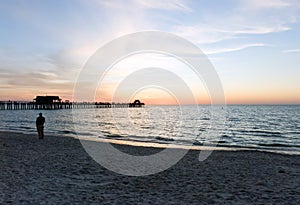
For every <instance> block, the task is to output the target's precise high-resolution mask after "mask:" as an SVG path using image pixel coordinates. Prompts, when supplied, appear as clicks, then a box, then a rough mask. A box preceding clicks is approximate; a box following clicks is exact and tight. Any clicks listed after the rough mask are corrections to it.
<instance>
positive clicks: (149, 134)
mask: <svg viewBox="0 0 300 205" xmlns="http://www.w3.org/2000/svg"><path fill="white" fill-rule="evenodd" d="M216 107H218V109H215V108H216ZM39 112H42V113H43V115H44V116H45V118H46V124H45V134H46V135H47V134H48V135H50V134H56V135H62V134H63V135H68V136H75V137H77V136H78V137H88V138H91V139H94V138H98V139H113V140H120V141H127V142H139V143H142V144H144V145H145V146H147V144H149V145H150V144H151V145H153V144H160V145H161V144H176V145H183V146H184V145H197V146H212V147H215V146H217V147H227V148H228V147H229V148H234V149H239V148H247V149H256V150H264V151H276V152H284V153H290V154H300V105H227V106H226V107H220V106H209V105H184V106H145V107H143V108H100V109H76V110H67V109H63V110H1V111H0V116H1V117H0V129H1V130H4V131H18V132H23V133H35V132H36V128H35V119H36V117H37V116H38V113H39Z"/></svg>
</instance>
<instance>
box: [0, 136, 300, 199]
mask: <svg viewBox="0 0 300 205" xmlns="http://www.w3.org/2000/svg"><path fill="white" fill-rule="evenodd" d="M117 147H119V148H120V150H123V151H125V152H127V153H136V154H137V155H139V154H144V153H155V152H157V151H159V149H157V148H143V147H133V146H126V145H117ZM198 155H199V151H189V152H188V154H187V155H186V156H185V157H184V158H183V159H182V160H180V161H179V162H178V163H177V164H176V165H175V166H173V167H171V168H170V169H168V170H166V171H163V172H160V173H158V174H154V175H150V176H143V177H131V176H124V175H120V174H117V173H114V172H112V171H109V170H107V169H105V168H104V167H102V166H101V165H99V164H98V163H96V162H95V161H94V160H93V159H92V158H91V157H90V156H89V155H88V154H87V153H86V152H85V150H84V149H83V147H82V146H81V143H80V141H79V140H78V139H74V138H70V137H63V136H47V135H46V136H45V139H44V140H38V137H37V136H36V135H34V134H20V133H13V132H0V173H1V175H0V204H300V156H299V155H298V156H296V155H283V154H275V153H267V152H260V151H214V152H213V153H212V155H210V156H209V157H208V158H207V159H206V160H205V161H202V162H199V161H198ZM137 166H138V165H137Z"/></svg>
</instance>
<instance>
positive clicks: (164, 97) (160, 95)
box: [0, 89, 300, 105]
mask: <svg viewBox="0 0 300 205" xmlns="http://www.w3.org/2000/svg"><path fill="white" fill-rule="evenodd" d="M101 94H104V93H101ZM37 95H42V96H45V95H58V96H59V97H60V98H62V100H63V101H65V100H70V101H72V92H71V91H70V90H65V91H62V90H57V92H55V91H52V92H47V93H41V92H34V91H28V90H25V89H24V90H23V89H20V90H14V91H12V90H7V92H1V96H0V101H8V100H11V101H32V100H33V99H34V98H35V97H36V96H37ZM225 98H226V104H300V95H295V93H294V92H292V91H291V92H284V91H283V90H282V91H281V92H277V93H272V92H268V93H267V94H266V92H265V91H260V92H255V91H235V92H228V91H227V92H225ZM106 99H112V98H109V96H108V95H106V97H105V98H103V95H102V97H99V98H96V99H95V100H96V101H99V102H105V101H106V102H109V100H106ZM115 99H116V100H118V98H115ZM126 99H127V100H126ZM135 99H139V100H141V101H142V102H144V103H145V104H147V105H178V104H179V103H178V101H177V100H176V98H175V97H174V96H172V95H170V94H169V93H167V92H165V91H162V90H158V89H146V90H143V91H141V92H138V93H136V94H135V95H133V96H130V97H128V98H123V100H122V98H120V101H115V102H128V101H133V100H135ZM210 103H211V101H210V98H209V96H208V95H207V94H205V93H200V94H197V95H196V102H191V101H182V102H181V104H210Z"/></svg>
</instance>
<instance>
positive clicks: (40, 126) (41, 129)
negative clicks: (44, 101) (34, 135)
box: [35, 113, 45, 139]
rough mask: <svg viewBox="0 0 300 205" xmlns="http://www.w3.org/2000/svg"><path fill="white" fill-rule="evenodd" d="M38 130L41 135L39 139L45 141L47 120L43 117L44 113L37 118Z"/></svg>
mask: <svg viewBox="0 0 300 205" xmlns="http://www.w3.org/2000/svg"><path fill="white" fill-rule="evenodd" d="M35 123H36V129H37V132H38V134H39V139H44V123H45V118H44V117H43V114H42V113H39V116H38V117H37V118H36V121H35Z"/></svg>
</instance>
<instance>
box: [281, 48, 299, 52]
mask: <svg viewBox="0 0 300 205" xmlns="http://www.w3.org/2000/svg"><path fill="white" fill-rule="evenodd" d="M282 52H283V53H300V48H299V49H291V50H283V51H282Z"/></svg>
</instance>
